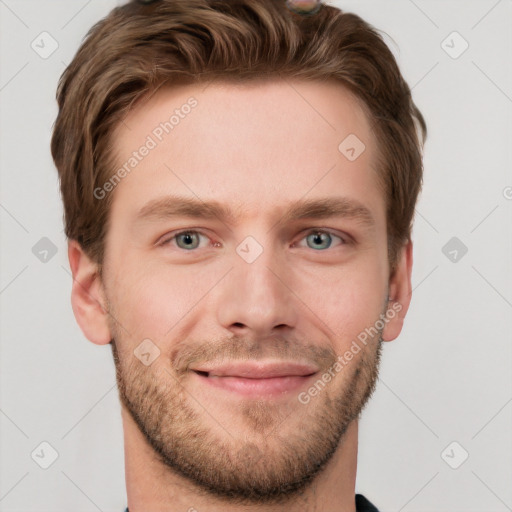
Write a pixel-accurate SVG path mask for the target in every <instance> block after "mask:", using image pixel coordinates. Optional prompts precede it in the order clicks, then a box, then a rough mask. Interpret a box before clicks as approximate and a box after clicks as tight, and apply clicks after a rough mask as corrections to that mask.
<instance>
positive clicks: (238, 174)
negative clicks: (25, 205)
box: [103, 81, 389, 502]
mask: <svg viewBox="0 0 512 512" xmlns="http://www.w3.org/2000/svg"><path fill="white" fill-rule="evenodd" d="M203 88H204V85H202V86H188V87H180V88H174V89H172V90H170V89H160V90H159V91H158V92H157V93H156V94H155V95H154V96H153V97H152V98H151V99H150V100H149V101H148V102H146V103H144V104H140V105H138V106H137V107H136V108H135V109H134V110H133V111H132V112H131V113H130V114H129V116H128V117H127V118H126V119H125V120H124V123H122V124H121V125H120V126H119V129H118V130H117V132H116V134H115V139H114V143H115V149H116V151H117V155H118V164H119V167H121V166H122V165H123V164H124V163H125V162H128V161H129V159H130V157H132V156H133V155H132V154H133V152H134V151H136V150H137V151H138V150H139V148H140V147H141V146H142V145H144V144H147V145H148V146H154V147H151V148H150V150H149V151H148V152H147V153H148V154H147V155H146V156H145V157H143V158H141V159H140V161H137V164H136V166H134V167H133V168H132V169H131V170H130V172H129V173H128V174H127V176H126V177H124V178H123V179H121V181H120V183H119V184H117V186H116V187H115V190H114V191H113V192H110V193H112V194H114V196H113V204H112V209H111V216H110V224H109V227H108V234H107V238H106V245H105V261H104V266H103V285H104V294H105V297H106V299H107V303H108V308H109V311H110V313H111V315H112V318H113V319H112V321H111V324H110V331H111V334H112V337H113V339H114V340H115V346H114V347H113V348H114V349H115V350H114V355H115V357H116V367H117V378H118V385H119V389H120V396H121V400H122V402H123V405H124V406H125V407H126V409H127V410H128V411H129V413H130V414H131V416H132V417H133V419H134V420H135V421H136V423H137V424H138V426H139V428H140V430H141V431H142V432H143V434H144V436H145V438H146V439H147V441H148V443H149V444H150V445H151V446H152V447H153V449H154V450H155V453H156V454H157V455H158V456H159V458H160V460H161V461H162V462H163V463H164V464H166V465H167V466H169V467H172V468H173V469H174V470H175V471H176V472H178V473H179V474H181V475H182V476H185V477H187V478H189V479H190V480H192V481H193V482H194V483H196V484H198V485H199V486H200V487H202V488H203V489H208V490H210V492H214V493H216V494H218V495H226V496H227V495H229V496H231V497H235V498H238V499H240V500H246V501H252V502H258V501H259V502H262V501H267V502H268V501H271V500H278V499H279V498H282V497H285V496H288V495H291V494H293V492H295V491H297V490H298V489H301V488H303V487H304V486H305V485H307V483H309V482H310V481H312V479H313V477H314V476H315V475H316V474H317V473H318V472H319V471H320V470H321V469H322V468H323V467H325V465H326V464H327V462H328V461H329V460H330V459H331V457H332V456H333V454H334V453H335V451H336V448H337V447H338V445H339V443H340V440H341V439H342V437H343V434H344V432H345V431H346V429H347V427H348V425H349V424H350V422H351V421H352V420H354V419H355V418H356V417H357V415H358V414H359V412H360V411H361V409H362V407H363V406H364V404H365V403H366V401H367V399H368V397H369V395H370V394H371V392H372V390H373V387H374V384H375V380H376V377H377V369H378V362H379V354H380V345H381V343H380V342H381V339H380V333H379V335H377V336H373V337H369V338H368V340H367V343H365V344H361V343H359V345H360V348H361V350H360V351H359V352H357V353H356V354H354V355H353V358H352V359H351V360H350V361H349V362H346V364H345V363H344V364H343V368H342V369H341V370H339V367H338V366H337V367H334V365H335V363H336V361H337V356H338V355H340V356H343V354H344V353H345V352H346V351H347V350H349V348H350V346H351V344H352V343H353V341H354V340H357V336H358V335H359V334H360V333H361V332H363V331H364V330H365V329H366V328H370V327H373V326H374V325H375V323H376V321H377V320H378V319H379V315H381V314H382V313H385V312H386V309H387V306H388V303H387V293H388V279H389V275H388V260H387V244H386V218H385V202H384V196H383V194H382V191H381V190H380V189H379V187H378V182H377V170H376V169H375V167H376V161H377V159H376V155H377V148H376V142H375V141H374V138H373V134H372V133H371V130H370V126H369V122H368V120H367V119H366V117H365V115H364V113H363V111H362V110H361V109H360V107H359V106H358V104H357V102H356V101H355V99H354V98H353V97H352V96H351V95H350V94H349V93H348V92H347V91H346V90H345V89H344V88H343V87H342V86H340V85H339V84H334V83H319V82H310V83H307V82H301V81H288V82H287V81H271V82H266V83H263V82H262V83H259V84H252V85H248V84H245V85H238V86H235V85H233V84H223V85H221V84H219V83H212V84H210V85H209V86H208V87H207V88H206V89H205V90H204V91H202V89H203ZM192 96H193V97H194V98H195V100H196V101H197V104H195V106H194V107H193V108H182V106H183V105H185V104H187V101H188V100H189V98H190V97H192ZM190 104H191V103H190V102H189V105H190ZM176 109H178V110H179V112H178V113H177V114H176V117H175V118H174V119H173V123H174V126H173V127H172V129H169V127H168V126H167V129H168V133H166V131H165V130H163V129H162V127H161V126H160V123H162V122H165V121H169V119H170V117H171V116H172V115H173V113H175V110H176ZM178 117H179V121H177V120H176V119H177V118H178ZM159 126H160V130H158V128H157V127H159ZM351 134H353V135H352V136H351V137H352V138H350V139H347V140H348V142H349V143H351V144H349V147H348V148H346V147H345V146H346V145H347V143H345V146H343V145H342V150H343V152H342V151H340V149H338V147H339V145H340V143H342V141H344V140H345V139H346V138H347V137H348V136H349V135H351ZM148 136H150V138H151V139H152V141H153V143H154V144H153V143H152V142H148V141H149V139H148ZM354 136H356V137H357V138H358V139H359V140H360V141H362V143H364V145H365V150H364V151H363V152H362V153H361V154H360V155H359V156H358V157H357V158H356V159H355V160H354V158H353V157H354V154H355V156H357V154H358V153H359V152H360V150H361V148H362V146H360V145H357V144H359V143H357V144H355V143H354V141H356V142H357V139H355V138H354ZM160 139H161V140H160ZM350 147H354V148H355V149H354V151H351V150H350ZM139 156H140V154H139ZM347 156H350V158H347ZM132 163H133V161H132ZM178 196H179V198H180V199H188V200H189V204H190V203H191V202H197V205H198V206H199V207H203V208H204V207H205V205H206V204H209V203H211V202H215V204H216V205H217V206H221V207H222V209H223V211H224V212H226V213H229V215H226V216H221V215H220V210H219V211H215V212H213V210H209V211H210V212H211V213H210V214H209V215H207V216H195V215H192V213H193V212H192V211H191V210H187V211H185V210H186V209H184V208H181V210H179V211H177V212H174V214H173V205H174V207H176V205H177V204H178V202H177V201H176V200H175V198H177V197H178ZM316 201H318V202H319V203H320V202H326V204H328V205H330V206H333V205H335V204H337V205H343V204H344V206H345V208H341V209H340V208H338V209H337V210H338V211H336V212H334V213H333V214H330V213H326V211H327V209H326V208H322V207H321V206H320V204H317V205H316V206H315V207H312V208H310V209H309V210H307V209H306V210H304V209H302V210H300V212H299V210H298V209H297V206H298V205H299V204H300V203H304V202H316ZM292 207H295V211H294V212H292V211H291V208H292ZM197 210H198V209H197V208H196V209H195V211H197ZM364 210H367V211H368V212H367V213H369V216H368V215H367V217H370V216H371V223H370V222H365V221H364V217H363V216H362V212H363V211H364ZM290 212H291V213H295V214H296V215H288V214H289V213H290ZM298 212H299V213H301V215H297V213H298ZM322 212H323V215H320V214H321V213H322ZM367 220H368V218H367ZM178 233H181V234H178ZM114 319H115V320H114ZM143 340H146V341H144V344H143V345H141V343H142V342H143ZM147 340H150V341H147ZM139 346H141V347H142V348H138V347H139ZM134 351H135V353H134ZM141 352H142V355H141ZM137 356H138V357H137ZM155 357H156V358H155ZM154 358H155V359H154ZM141 359H142V361H141ZM153 359H154V361H153V362H152V363H151V364H150V365H149V364H147V363H149V362H150V360H153ZM345 361H346V360H345ZM326 373H329V374H330V375H331V377H332V378H331V379H329V381H328V382H326V381H327V380H328V379H324V384H325V386H324V387H322V386H320V385H318V384H317V386H316V389H317V391H316V392H314V391H312V392H310V391H309V390H310V389H311V388H312V387H314V386H315V383H316V382H317V381H319V380H322V376H323V375H325V374H326ZM300 397H302V399H299V398H300ZM307 397H309V399H306V398H307Z"/></svg>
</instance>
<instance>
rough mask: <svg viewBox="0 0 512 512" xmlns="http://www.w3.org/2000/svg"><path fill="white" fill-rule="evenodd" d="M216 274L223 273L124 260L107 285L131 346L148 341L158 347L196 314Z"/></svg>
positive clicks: (197, 268)
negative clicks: (131, 342)
mask: <svg viewBox="0 0 512 512" xmlns="http://www.w3.org/2000/svg"><path fill="white" fill-rule="evenodd" d="M218 275H222V273H219V272H217V271H213V270H212V269H209V268H202V269H200V267H199V266H198V267H196V269H193V268H192V267H188V268H187V267H186V266H177V267H175V268H171V267H170V266H168V265H154V264H146V265H144V264H141V263H140V262H135V261H133V262H129V261H127V260H125V262H124V264H123V268H122V269H119V272H117V274H116V276H115V277H114V278H113V279H112V281H111V283H110V289H111V290H112V293H113V294H114V295H113V297H112V301H113V305H114V307H115V310H116V314H117V315H118V316H119V321H120V322H121V324H122V325H123V326H124V327H125V329H126V331H128V332H129V334H130V338H131V339H132V340H133V343H135V344H137V343H140V341H141V340H143V339H145V338H149V339H151V340H153V341H155V343H157V344H158V342H159V341H160V342H161V341H163V340H165V339H167V338H169V336H172V334H173V328H174V327H175V326H178V324H180V322H181V321H182V320H183V319H185V318H186V317H187V316H188V315H192V316H193V315H194V314H195V313H194V312H195V309H196V307H198V306H199V305H200V302H201V300H202V299H203V298H204V297H205V296H206V295H207V293H208V290H210V289H211V288H212V287H213V286H214V285H215V283H216V282H217V281H218V280H219V279H218ZM180 327H181V324H180ZM137 340H138V341H137Z"/></svg>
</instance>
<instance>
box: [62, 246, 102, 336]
mask: <svg viewBox="0 0 512 512" xmlns="http://www.w3.org/2000/svg"><path fill="white" fill-rule="evenodd" d="M68 259H69V266H70V267H71V273H72V275H73V287H72V290H71V305H72V307H73V313H74V314H75V318H76V321H77V323H78V325H79V326H80V329H82V332H83V333H84V335H85V337H86V338H87V339H88V340H89V341H92V342H93V343H96V344H97V345H106V344H108V343H110V341H111V339H112V336H111V333H110V328H109V322H108V311H107V308H106V298H105V294H104V290H103V283H102V281H101V278H100V275H99V269H98V265H97V264H96V263H94V262H93V261H91V259H90V258H89V257H88V256H87V254H85V252H84V251H83V249H82V247H81V246H80V244H79V243H78V242H77V241H76V240H70V241H69V243H68Z"/></svg>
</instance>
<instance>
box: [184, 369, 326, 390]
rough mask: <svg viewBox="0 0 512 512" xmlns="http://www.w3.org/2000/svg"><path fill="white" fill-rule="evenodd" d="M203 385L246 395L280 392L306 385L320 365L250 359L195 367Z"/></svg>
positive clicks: (194, 372)
mask: <svg viewBox="0 0 512 512" xmlns="http://www.w3.org/2000/svg"><path fill="white" fill-rule="evenodd" d="M191 371H192V372H193V374H195V375H196V376H197V378H198V379H199V381H200V382H201V383H202V384H203V385H209V386H212V387H214V388H217V389H221V390H224V391H227V392H232V393H238V394H241V395H243V396H259V397H264V396H276V395H283V394H286V393H289V392H291V391H296V390H298V389H299V388H301V387H303V386H304V385H305V383H307V382H308V381H309V379H311V378H312V377H313V376H314V375H315V374H317V373H318V371H319V369H318V368H317V367H316V366H313V365H311V364H305V363H302V364H301V363H294V362H287V363H283V362H259V361H246V362H242V363H230V364H222V363H221V364H216V365H215V364H208V365H206V364H205V365H202V366H198V367H195V368H191Z"/></svg>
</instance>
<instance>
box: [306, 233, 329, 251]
mask: <svg viewBox="0 0 512 512" xmlns="http://www.w3.org/2000/svg"><path fill="white" fill-rule="evenodd" d="M310 236H311V237H313V240H314V244H320V245H322V244H323V245H324V247H320V248H321V249H327V248H328V247H330V245H331V240H330V236H331V235H330V234H329V233H312V234H311V235H310ZM324 236H326V237H329V238H327V240H326V241H322V237H324ZM326 244H327V245H326ZM313 248H314V249H318V246H317V247H313Z"/></svg>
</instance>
